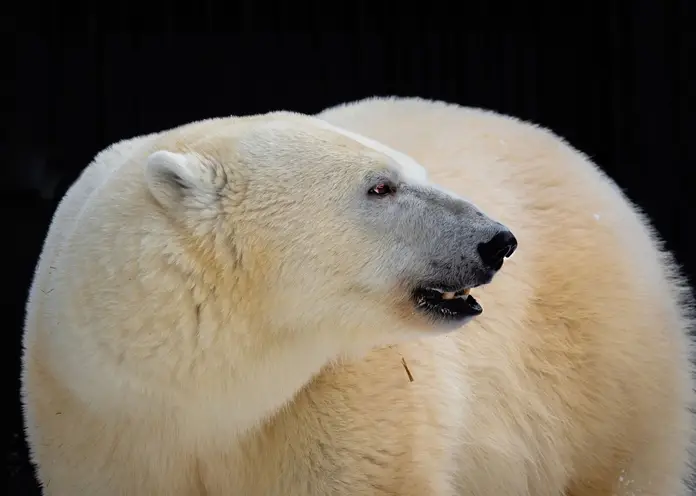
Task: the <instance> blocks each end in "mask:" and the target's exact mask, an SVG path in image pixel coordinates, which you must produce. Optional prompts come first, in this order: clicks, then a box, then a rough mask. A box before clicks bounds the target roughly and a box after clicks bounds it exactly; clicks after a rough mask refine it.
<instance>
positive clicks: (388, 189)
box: [367, 182, 396, 196]
mask: <svg viewBox="0 0 696 496" xmlns="http://www.w3.org/2000/svg"><path fill="white" fill-rule="evenodd" d="M395 191H396V188H395V187H394V186H393V185H392V184H390V183H386V182H385V183H378V184H376V185H375V186H373V187H371V188H370V190H369V191H368V192H367V193H368V194H369V195H373V196H385V195H391V194H393V193H394V192H395Z"/></svg>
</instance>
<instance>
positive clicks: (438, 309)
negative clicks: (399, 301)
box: [411, 285, 483, 322]
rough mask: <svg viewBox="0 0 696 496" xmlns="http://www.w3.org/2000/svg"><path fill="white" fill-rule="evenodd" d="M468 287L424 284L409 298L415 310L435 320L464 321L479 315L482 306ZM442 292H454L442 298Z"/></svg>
mask: <svg viewBox="0 0 696 496" xmlns="http://www.w3.org/2000/svg"><path fill="white" fill-rule="evenodd" d="M469 290H470V288H462V287H461V286H460V287H456V288H455V287H452V286H448V285H443V286H440V285H438V286H432V285H429V286H424V287H420V288H416V289H415V290H413V292H412V293H411V300H412V302H413V304H414V306H415V308H416V310H417V311H419V312H421V313H423V314H425V315H427V316H428V317H430V318H431V319H434V320H437V321H446V322H457V321H465V320H467V319H470V318H472V317H476V316H478V315H481V313H482V312H483V308H482V307H481V305H480V304H479V303H478V301H476V299H475V298H474V297H473V296H471V294H468V291H469ZM444 293H454V298H450V299H445V298H443V294H444Z"/></svg>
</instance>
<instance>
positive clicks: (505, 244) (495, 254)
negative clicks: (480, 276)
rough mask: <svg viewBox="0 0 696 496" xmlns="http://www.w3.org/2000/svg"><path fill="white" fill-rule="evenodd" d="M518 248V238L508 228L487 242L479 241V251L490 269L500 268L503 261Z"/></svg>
mask: <svg viewBox="0 0 696 496" xmlns="http://www.w3.org/2000/svg"><path fill="white" fill-rule="evenodd" d="M516 249H517V239H516V238H515V236H514V235H513V234H512V233H511V232H510V231H508V230H505V231H500V232H499V233H497V234H496V235H495V236H493V237H492V238H491V239H490V240H489V241H486V242H485V243H479V245H478V252H479V255H480V256H481V260H483V263H484V264H485V265H486V266H487V267H488V268H490V269H493V270H499V269H500V268H501V267H502V266H503V261H504V260H505V259H506V258H507V257H509V256H510V255H512V254H513V253H514V252H515V250H516Z"/></svg>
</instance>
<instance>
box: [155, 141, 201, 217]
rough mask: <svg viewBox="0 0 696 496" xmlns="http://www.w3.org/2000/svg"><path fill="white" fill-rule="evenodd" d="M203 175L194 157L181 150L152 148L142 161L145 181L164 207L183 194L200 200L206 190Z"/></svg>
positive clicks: (182, 198) (173, 205) (171, 204)
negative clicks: (144, 161)
mask: <svg viewBox="0 0 696 496" xmlns="http://www.w3.org/2000/svg"><path fill="white" fill-rule="evenodd" d="M206 176H207V174H206V170H205V168H204V166H203V164H201V162H200V161H199V160H198V159H197V158H195V157H192V156H189V155H183V154H181V153H173V152H168V151H163V150H160V151H156V152H154V153H152V154H151V155H150V156H149V157H148V158H147V162H146V163H145V182H146V184H147V186H148V188H149V190H150V192H151V193H152V195H153V196H154V197H155V199H157V201H158V202H159V203H160V204H161V205H162V206H163V207H165V208H175V207H176V206H178V205H181V203H182V201H184V200H185V199H186V198H187V197H193V198H199V199H202V198H203V197H204V196H205V193H206V191H207V190H208V189H209V188H208V186H209V185H208V182H209V181H207V180H206V179H207V178H206Z"/></svg>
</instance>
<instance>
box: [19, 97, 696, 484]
mask: <svg viewBox="0 0 696 496" xmlns="http://www.w3.org/2000/svg"><path fill="white" fill-rule="evenodd" d="M655 239H656V238H655V236H654V234H653V233H652V231H650V230H649V228H648V227H647V223H646V222H645V221H644V220H643V219H642V217H641V216H640V215H639V214H638V213H637V212H636V210H635V209H634V208H633V207H632V206H631V205H630V204H629V203H628V202H627V201H626V199H625V198H624V197H623V196H622V195H621V193H620V191H619V190H618V189H617V188H616V187H615V186H614V185H613V184H612V183H611V182H610V181H609V180H608V179H607V178H606V177H604V176H603V175H602V174H601V173H599V172H598V171H597V169H596V168H595V167H594V166H593V165H592V164H591V163H590V162H589V161H588V160H587V159H586V158H585V157H584V156H582V155H581V154H580V153H579V152H577V151H575V150H573V149H572V148H571V147H570V146H568V145H567V144H565V143H564V142H563V141H562V140H560V139H559V138H557V137H555V136H553V135H552V134H551V133H549V132H547V131H544V130H541V129H538V128H536V127H534V126H531V125H529V124H525V123H523V122H520V121H517V120H514V119H511V118H508V117H505V116H500V115H496V114H493V113H490V112H483V111H479V110H471V109H464V108H461V107H458V106H454V105H447V104H444V103H440V102H429V101H425V100H418V99H370V100H365V101H361V102H355V103H353V104H349V105H343V106H340V107H337V108H333V109H329V110H327V111H325V112H323V113H321V114H320V115H319V116H307V115H300V114H296V113H290V112H272V113H269V114H264V115H257V116H248V117H230V118H220V119H210V120H206V121H201V122H196V123H192V124H188V125H184V126H181V127H179V128H175V129H171V130H168V131H164V132H161V133H155V134H151V135H147V136H143V137H138V138H134V139H130V140H126V141H123V142H120V143H117V144H116V145H114V146H112V147H111V148H109V149H107V150H105V151H103V152H101V153H100V154H99V155H97V157H96V158H95V160H94V161H93V163H92V164H91V165H89V166H88V167H87V169H86V170H85V171H84V173H83V174H82V176H81V177H80V178H79V179H78V180H77V181H76V183H75V184H74V185H73V186H72V187H71V189H70V190H69V191H68V193H67V194H66V196H65V198H64V199H63V201H62V202H61V204H60V206H59V208H58V210H57V211H56V214H55V216H54V219H53V222H52V225H51V227H50V229H49V232H48V234H47V237H46V241H45V245H44V248H43V251H42V254H41V257H40V260H39V263H38V265H37V269H36V274H35V277H34V281H33V284H32V287H31V290H30V295H29V299H28V302H27V319H26V331H25V337H24V356H23V369H22V398H23V403H24V407H25V410H24V411H25V421H26V430H27V437H28V441H29V445H30V449H31V454H32V459H33V462H34V463H35V465H36V467H37V474H38V477H39V479H40V481H41V483H42V485H43V490H44V494H48V495H72V494H80V493H85V494H91V495H109V496H111V495H125V494H128V495H139V494H143V495H151V494H167V495H228V494H244V495H252V496H253V495H269V496H270V495H281V494H282V495H288V496H294V495H298V496H299V495H309V496H312V495H324V494H335V495H342V494H343V495H348V494H351V495H352V494H361V495H363V494H364V495H370V494H373V495H380V494H384V495H386V494H399V495H406V496H408V495H413V496H415V495H426V494H427V495H437V496H440V495H459V494H462V495H463V494H467V495H481V496H489V495H494V494H495V495H501V496H505V495H510V496H513V495H515V496H522V495H530V496H532V495H540V496H544V495H549V496H551V495H556V496H560V495H568V496H585V495H610V494H620V495H624V496H627V495H629V494H644V495H653V496H657V495H660V496H665V495H678V494H683V491H684V486H683V483H682V480H683V478H684V477H685V476H686V475H687V473H688V471H687V470H688V449H689V443H690V435H691V431H692V418H691V415H690V413H689V407H690V406H691V404H692V399H693V398H692V394H693V393H692V391H693V389H692V386H693V383H692V375H691V369H690V362H689V344H690V342H689V339H688V337H687V331H688V328H689V325H690V323H691V321H690V320H689V314H688V312H687V310H688V308H687V305H686V294H687V293H686V290H685V288H684V285H683V284H682V283H681V282H680V279H679V277H678V273H677V271H676V269H675V267H674V264H673V263H672V262H671V260H670V259H669V257H668V256H667V255H666V254H665V253H664V252H663V251H662V250H661V249H660V247H659V245H658V244H657V243H656V241H655ZM518 244H519V248H518Z"/></svg>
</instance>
